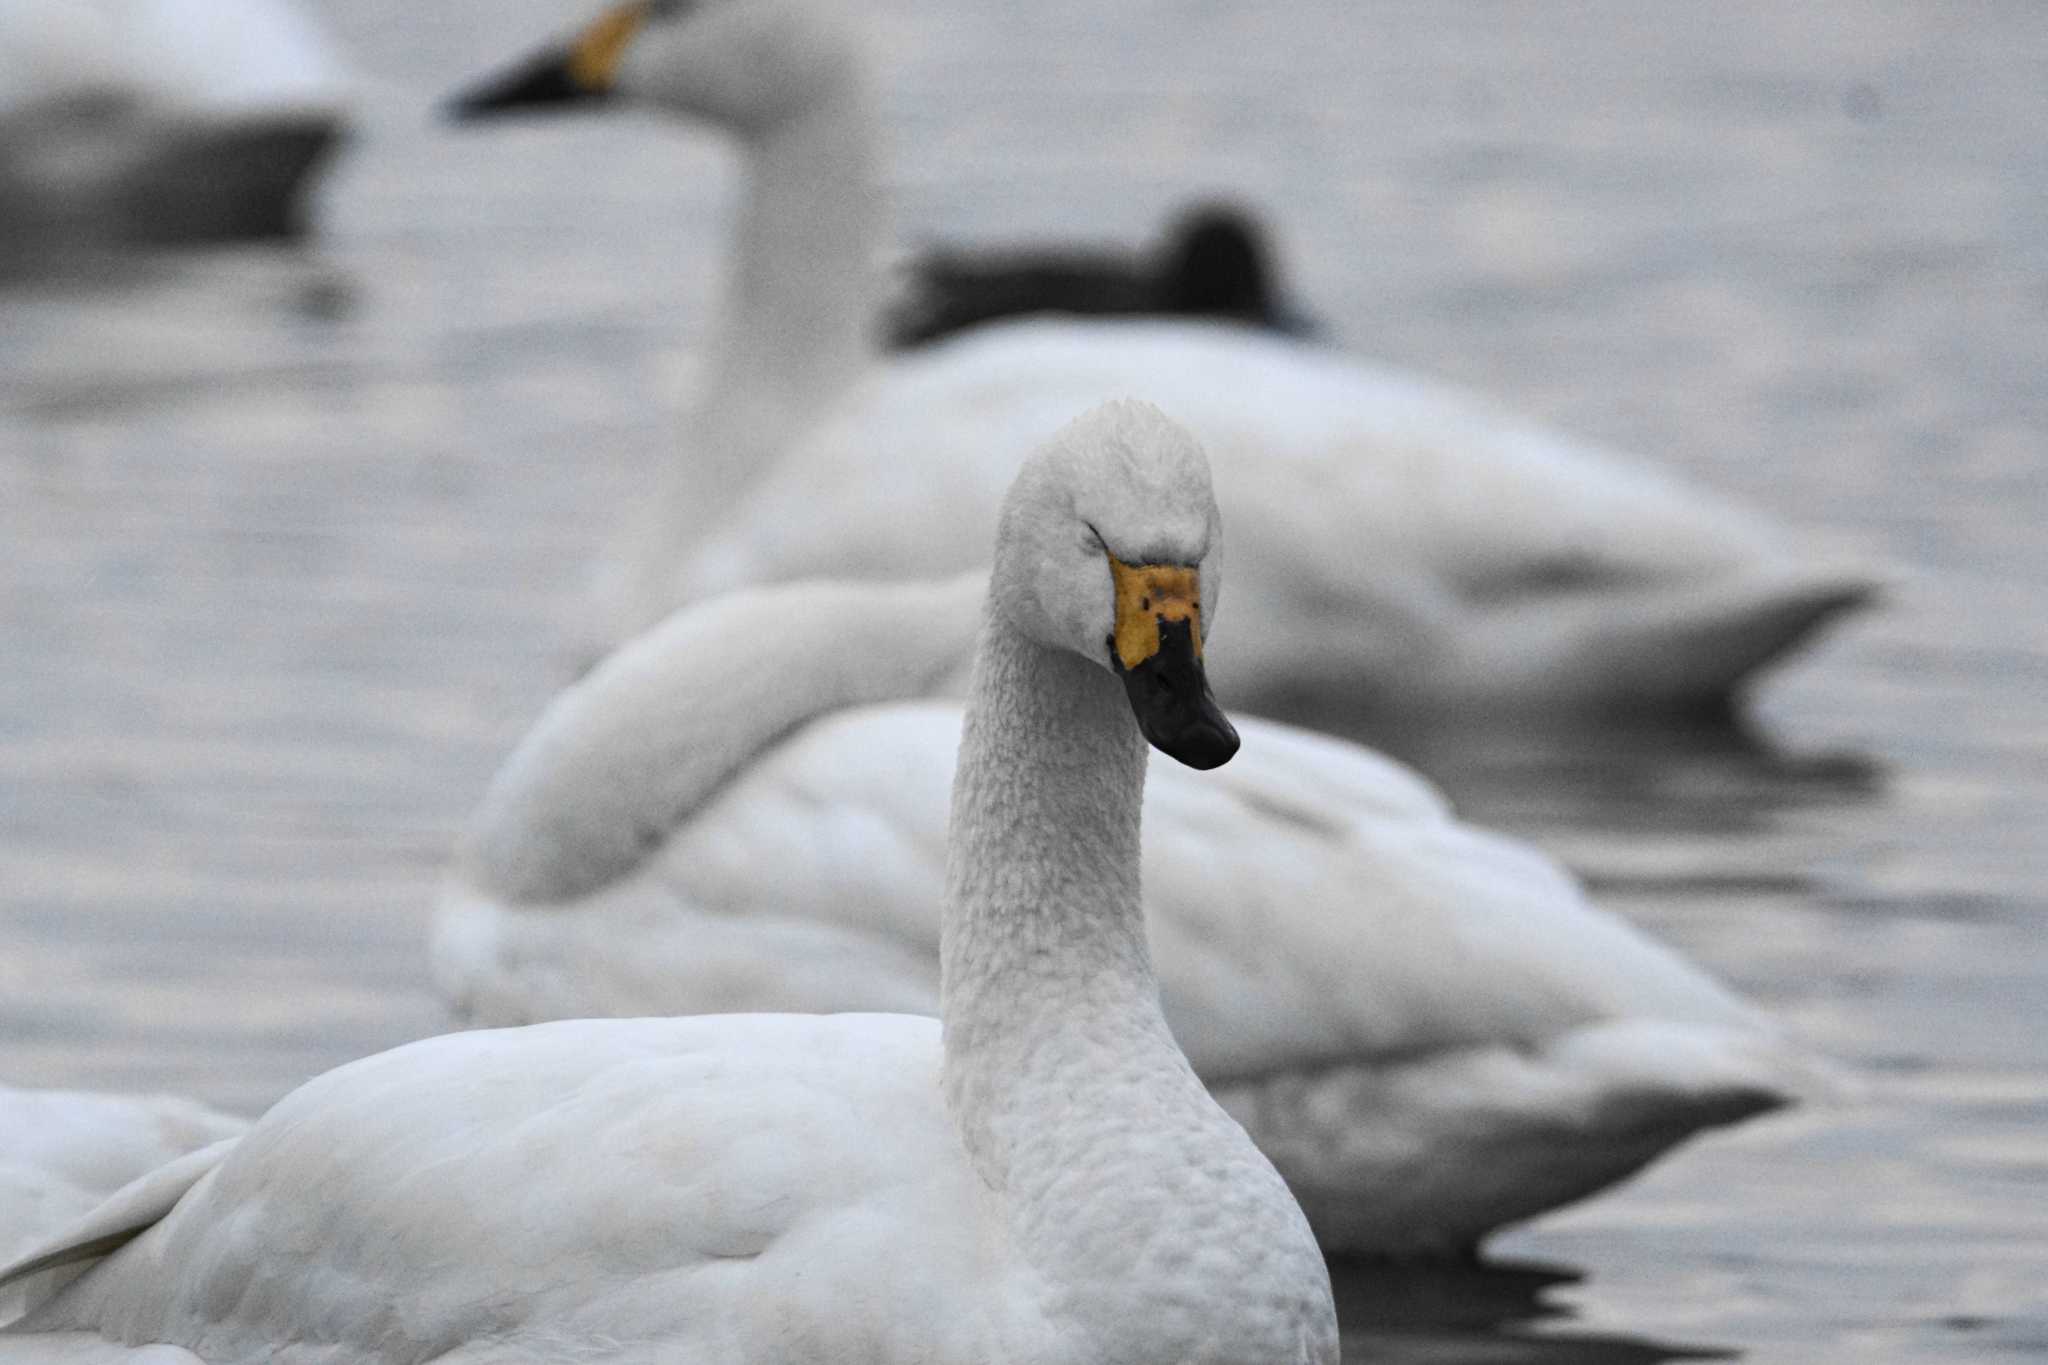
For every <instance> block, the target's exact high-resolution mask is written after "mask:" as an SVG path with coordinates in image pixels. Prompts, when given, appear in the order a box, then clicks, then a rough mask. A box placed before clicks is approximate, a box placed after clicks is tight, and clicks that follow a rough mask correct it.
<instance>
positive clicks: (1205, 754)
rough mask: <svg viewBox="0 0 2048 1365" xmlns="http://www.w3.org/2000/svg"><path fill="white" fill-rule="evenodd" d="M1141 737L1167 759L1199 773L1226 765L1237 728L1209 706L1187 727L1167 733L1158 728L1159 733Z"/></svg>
mask: <svg viewBox="0 0 2048 1365" xmlns="http://www.w3.org/2000/svg"><path fill="white" fill-rule="evenodd" d="M1145 738H1146V739H1147V740H1149V741H1150V742H1151V744H1152V747H1153V748H1155V749H1157V750H1159V752H1160V753H1163V754H1165V755H1166V756H1167V757H1168V758H1171V759H1174V760H1176V761H1178V762H1181V763H1184V764H1186V765H1187V766H1188V767H1190V768H1195V769H1198V770H1200V771H1202V772H1207V771H1209V769H1211V768H1220V767H1222V766H1223V765H1224V764H1226V763H1228V762H1230V760H1231V759H1232V758H1234V757H1235V756H1236V755H1237V750H1238V745H1239V743H1240V741H1239V739H1238V737H1237V727H1236V726H1234V725H1232V724H1231V723H1230V720H1229V718H1228V717H1226V716H1225V715H1224V714H1223V713H1222V712H1221V711H1219V710H1218V709H1216V707H1215V705H1214V704H1213V703H1212V704H1211V705H1208V706H1205V707H1203V708H1202V710H1201V712H1200V713H1198V714H1197V715H1195V716H1194V717H1192V718H1191V719H1190V720H1189V721H1188V723H1187V724H1185V725H1180V726H1176V727H1174V728H1173V729H1172V730H1171V731H1165V730H1164V729H1163V727H1162V732H1161V733H1157V734H1152V733H1148V734H1147V735H1146V736H1145Z"/></svg>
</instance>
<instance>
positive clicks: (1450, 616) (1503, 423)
mask: <svg viewBox="0 0 2048 1365" xmlns="http://www.w3.org/2000/svg"><path fill="white" fill-rule="evenodd" d="M850 22H851V20H850V19H849V18H848V16H845V15H842V14H840V13H838V12H836V11H834V12H827V11H826V10H825V9H823V8H822V7H813V6H812V5H810V4H808V3H806V2H805V0H704V3H699V4H692V5H668V4H656V5H640V4H633V5H626V6H622V7H618V8H615V9H612V10H610V11H607V12H606V13H604V14H603V15H602V16H601V17H600V18H599V19H598V20H597V21H596V22H595V23H594V24H592V25H591V26H589V27H588V28H586V29H585V30H584V31H583V32H582V33H581V34H580V35H578V36H577V37H576V38H575V39H574V40H573V41H571V42H568V43H566V44H564V45H563V46H561V47H559V48H556V49H551V50H548V51H545V52H542V53H540V54H539V55H537V56H536V57H534V58H533V59H531V60H529V61H528V62H527V63H525V64H524V65H522V66H520V67H518V68H517V69H515V70H512V71H510V72H508V73H506V74H505V75H503V76H502V77H500V78H498V79H496V80H493V81H491V82H489V83H488V84H486V85H484V86H482V87H480V88H477V89H475V90H473V91H472V92H470V93H469V94H467V95H466V96H464V97H463V98H461V99H460V100H459V101H458V102H457V104H456V106H455V110H456V112H457V113H458V114H459V115H462V116H466V117H472V118H474V117H483V116H487V115H491V114H495V113H499V112H503V111H508V110H517V109H523V108H528V107H545V108H571V107H575V106H576V105H578V104H580V103H582V102H583V101H585V100H594V99H596V98H598V97H600V96H602V95H605V94H608V93H620V94H625V95H630V96H636V97H639V98H642V99H645V100H649V101H651V102H654V103H656V104H659V105H661V106H663V107H665V108H667V109H670V110H673V111H675V112H678V113H681V114H685V115H690V116H693V117H697V118H701V119H705V120H708V121H710V122H712V123H714V124H715V125H717V126H719V127H721V128H723V129H725V130H727V131H729V132H730V133H732V134H733V135H734V136H735V137H737V138H738V139H739V141H740V143H741V146H742V149H743V153H744V161H745V166H746V171H747V187H746V191H745V194H744V196H743V200H742V204H741V208H740V215H739V224H738V227H737V230H736V232H735V234H734V251H735V258H734V262H733V267H732V271H731V278H730V282H729V291H728V296H727V298H726V301H725V309H724V316H723V318H722V320H721V325H720V328H719V329H718V330H717V331H716V332H715V334H714V338H713V340H712V341H711V343H710V344H708V345H707V346H706V348H705V355H706V360H707V381H706V382H707V388H706V391H705V393H704V395H703V400H702V402H701V404H700V406H699V408H698V410H697V412H696V415H695V421H694V425H693V428H692V430H691V431H690V432H689V434H688V436H687V437H686V439H685V442H684V450H683V451H682V452H681V454H680V456H679V457H678V458H676V459H674V460H670V461H667V462H665V464H664V466H663V468H662V471H661V473H660V475H659V478H658V481H657V486H655V487H652V488H650V489H649V490H648V492H647V494H646V495H645V496H643V497H641V498H639V499H638V500H637V505H636V507H635V509H634V511H633V513H632V516H631V520H632V521H633V525H632V526H631V527H630V529H629V531H628V535H627V543H626V544H625V545H624V547H623V548H622V549H620V550H619V551H618V552H616V553H615V554H614V555H613V556H612V557H611V559H610V561H609V564H610V568H609V570H608V572H607V576H606V578H605V580H604V583H603V588H602V592H601V597H602V600H603V601H604V602H605V603H606V604H607V605H606V607H605V609H604V611H603V612H602V613H601V615H602V617H603V619H602V620H601V621H600V622H599V623H597V629H599V630H600V631H603V632H606V633H607V634H608V636H609V638H611V639H619V638H623V637H624V636H625V635H626V634H630V633H631V632H632V631H634V630H637V629H639V628H642V627H644V626H646V625H647V624H649V623H651V622H653V621H655V620H657V619H659V618H660V616H661V615H662V614H663V613H665V612H666V611H667V610H668V609H669V608H670V607H672V606H673V605H675V604H676V603H678V602H681V601H689V600H693V599H696V598H701V597H704V596H707V595H710V594H712V593H716V592H720V591H725V590H727V589H730V588H733V587H737V586H741V585H743V584H747V583H757V582H769V581H778V580H786V579H792V578H800V577H811V576H821V575H823V576H840V575H855V576H864V577H906V576H934V575H941V574H945V573H948V572H952V571H955V570H959V569H963V568H966V567H969V566H971V565H973V564H975V563H976V562H978V561H979V560H980V558H981V556H982V554H983V553H984V552H985V550H984V547H985V546H986V544H987V536H988V529H989V527H990V526H991V525H992V524H993V520H994V512H995V507H996V504H997V500H998V498H999V497H1000V495H1001V493H1002V490H1003V488H1004V487H1005V486H1007V484H1008V481H1009V478H1010V475H1011V473H1012V471H1014V470H1015V469H1016V467H1017V464H1018V462H1019V460H1020V459H1021V458H1022V456H1023V454H1024V453H1025V452H1026V451H1027V450H1029V449H1031V448H1032V447H1033V445H1034V444H1035V443H1036V442H1038V441H1040V440H1042V439H1043V438H1044V437H1045V436H1046V435H1047V434H1048V433H1049V432H1050V431H1051V430H1053V428H1054V427H1055V426H1056V425H1057V424H1058V422H1059V421H1061V420H1062V419H1063V418H1064V416H1065V414H1068V413H1071V412H1073V411H1075V410H1076V409H1078V408H1083V407H1086V406H1089V405H1090V404H1093V403H1097V402H1100V401H1103V400H1104V399H1107V398H1112V397H1116V396H1119V395H1124V394H1144V395H1146V396H1147V397H1148V398H1150V399H1153V400H1154V401H1157V402H1159V403H1160V404H1161V405H1162V406H1163V407H1165V408H1167V409H1168V410H1169V411H1172V412H1174V413H1175V414H1176V416H1177V417H1178V418H1179V419H1180V420H1183V421H1186V422H1187V423H1188V424H1189V425H1190V426H1191V427H1192V428H1193V429H1194V430H1195V431H1196V433H1197V434H1198V435H1199V436H1200V437H1201V438H1202V440H1203V442H1204V444H1205V445H1206V446H1207V448H1208V450H1209V452H1210V455H1211V458H1212V459H1213V461H1214V464H1215V470H1216V479H1217V484H1218V487H1219V489H1221V490H1222V494H1223V497H1224V501H1225V502H1226V503H1227V504H1228V505H1229V506H1230V509H1231V519H1232V526H1233V536H1234V543H1235V544H1236V545H1237V546H1238V547H1239V556H1240V557H1239V558H1238V559H1237V560H1236V562H1235V564H1234V566H1233V570H1232V575H1231V581H1232V585H1233V586H1232V592H1233V593H1234V594H1236V595H1237V600H1238V601H1239V602H1241V603H1243V605H1244V610H1243V611H1242V613H1241V614H1240V616H1239V618H1238V619H1239V620H1240V621H1242V622H1244V624H1243V625H1241V626H1240V627H1239V629H1240V630H1242V631H1243V632H1244V634H1243V635H1242V636H1240V638H1239V639H1238V641H1237V642H1236V643H1237V644H1238V645H1239V646H1240V648H1239V650H1237V651H1235V652H1233V653H1232V654H1231V655H1230V656H1229V657H1228V658H1227V659H1225V660H1222V661H1220V663H1219V668H1220V670H1221V671H1220V672H1219V674H1218V683H1219V685H1220V686H1222V687H1224V688H1225V689H1226V692H1227V694H1228V695H1230V696H1231V697H1232V699H1233V700H1234V701H1237V702H1241V703H1251V704H1255V705H1258V706H1260V707H1261V708H1262V709H1284V708H1285V707H1287V706H1290V705H1293V704H1296V703H1301V702H1306V703H1314V704H1318V705H1327V704H1329V703H1331V702H1336V703H1338V704H1342V705H1357V706H1365V707H1371V706H1375V705H1403V706H1433V707H1441V706H1460V705H1483V706H1487V707H1492V708H1500V707H1508V706H1515V705H1528V704H1534V705H1551V706H1555V705H1566V706H1592V707H1613V706H1712V705H1716V704H1718V703H1720V702H1722V701H1724V700H1725V699H1726V697H1727V695H1728V693H1729V692H1730V690H1731V689H1732V688H1734V687H1736V686H1737V685H1738V684H1740V683H1741V682H1742V681H1743V680H1744V679H1745V678H1747V677H1748V676H1749V675H1750V674H1751V673H1752V672H1754V671H1755V670H1756V669H1758V668H1759V667H1761V666H1763V665H1764V664H1766V663H1768V662H1770V661H1771V660H1772V659H1775V658H1777V657H1778V656H1779V655H1781V654H1782V653H1784V652H1785V651H1786V650H1787V649H1790V648H1791V647H1792V646H1794V645H1795V644H1797V643H1798V642H1800V641H1801V640H1803V639H1805V638H1807V637H1808V636H1809V635H1810V634H1811V633H1812V632H1813V631H1814V630H1815V628H1816V627H1818V626H1819V625H1820V624H1821V623H1822V622H1823V621H1825V620H1827V619H1828V618H1830V617H1832V616H1835V615H1836V614H1838V613H1840V612H1842V611H1843V610H1845V609H1847V608H1849V607H1851V606H1854V605H1856V604H1857V603H1859V602H1862V601H1863V600H1864V599H1865V598H1866V596H1867V595H1868V593H1869V591H1870V580H1869V577H1868V576H1867V574H1865V573H1863V572H1862V571H1860V570H1842V569H1838V568H1833V567H1815V566H1812V565H1809V564H1808V563H1806V562H1805V560H1804V558H1803V557H1802V555H1801V554H1800V552H1799V551H1798V550H1797V549H1795V548H1793V547H1791V546H1789V545H1788V544H1786V543H1784V541H1783V540H1782V538H1781V537H1780V535H1779V534H1778V532H1777V531H1776V529H1775V528H1773V527H1772V526H1770V525H1769V524H1768V523H1766V522H1765V521H1764V520H1763V519H1761V518H1759V517H1757V516H1756V515H1755V514H1753V513H1751V512H1749V511H1746V510H1743V509H1740V508H1737V507H1735V506H1732V505H1730V504H1728V503H1725V502H1723V501H1721V500H1719V499H1717V498H1715V497H1713V496H1711V495H1709V494H1707V493H1705V492H1703V491H1702V490H1699V489H1697V488H1692V487H1688V486H1686V485H1685V484H1683V483H1681V482H1679V481H1678V480H1675V479H1672V478H1669V477H1667V476H1664V475H1661V474H1659V473H1657V472H1655V471H1654V470H1651V469H1649V468H1646V467H1644V466H1642V465H1640V464H1635V463H1630V462H1628V461H1624V460H1622V459H1619V458H1617V457H1614V456H1612V455H1609V454H1607V453H1605V452H1603V451H1600V450H1597V449H1594V448H1591V447H1588V446H1585V445H1582V444H1577V443H1573V442H1570V441H1567V440H1564V439H1562V438H1560V437H1558V436H1556V435H1553V434H1551V433H1550V432H1547V431H1545V430H1544V429H1542V428H1541V427H1539V426H1536V425H1534V424H1532V423H1529V422H1525V421H1522V420H1520V419H1518V418H1515V417H1513V416H1510V415H1508V414H1505V413H1502V412H1499V411H1497V410H1495V409H1493V408H1492V407H1490V406H1489V405H1488V404H1486V403H1485V402H1483V401H1481V400H1479V399H1477V398H1475V397H1473V396H1471V395H1468V394H1463V393H1460V392H1457V391H1455V390H1453V389H1450V388H1448V387H1445V386H1441V385H1438V384H1434V383H1431V382H1428V381H1426V380H1423V379H1420V378H1417V377H1415V376H1413V375H1409V374H1405V373H1402V372H1399V371H1395V370H1388V369H1380V368H1374V367H1369V366H1366V365H1363V364H1360V363H1359V362H1357V361H1355V360H1351V359H1347V358H1345V357H1342V356H1338V355H1334V354H1330V353H1327V352H1324V351H1322V350H1320V349H1318V348H1311V347H1302V346H1299V345H1295V344H1292V343H1290V342H1289V341H1287V340H1285V339H1282V338H1276V337H1272V336H1270V335H1266V334H1262V333H1258V332H1255V331H1250V330H1247V329H1243V328H1233V327H1220V326H1215V325H1208V324H1202V323H1195V322H1164V323H1162V322H1104V321H1085V320H1056V321H1046V320H1036V321H1028V322H1020V323H1010V324H1000V325H989V326H984V327H980V328H976V329H974V330H973V331H972V332H970V333H967V334H963V335H962V336H961V337H960V338H958V339H957V340H953V341H950V342H946V343H942V344H938V345H934V346H931V347H927V348H922V349H920V350H918V351H916V352H913V353H911V354H909V355H907V356H904V357H902V358H900V359H897V360H896V361H895V362H894V363H890V364H886V365H883V364H877V363H876V355H875V352H874V343H873V341H872V340H871V337H872V333H873V330H874V328H875V324H876V320H877V317H878V313H879V303H878V298H877V289H878V274H879V272H878V270H877V260H878V257H879V247H880V245H881V243H882V242H883V241H884V239H885V220H886V215H885V212H884V196H883V193H882V190H881V186H880V176H879V174H878V170H877V165H876V162H877V155H878V151H877V147H878V140H879V139H878V131H877V117H876V113H875V110H874V100H873V97H872V94H871V91H870V89H869V77H868V69H867V64H866V62H865V60H864V54H863V52H862V50H861V47H860V45H859V44H858V42H856V41H855V39H854V36H853V34H852V33H851V32H850V31H849V28H848V25H849V23H850Z"/></svg>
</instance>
